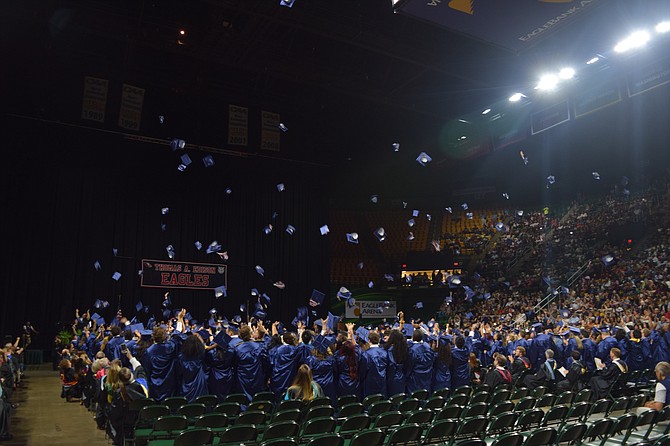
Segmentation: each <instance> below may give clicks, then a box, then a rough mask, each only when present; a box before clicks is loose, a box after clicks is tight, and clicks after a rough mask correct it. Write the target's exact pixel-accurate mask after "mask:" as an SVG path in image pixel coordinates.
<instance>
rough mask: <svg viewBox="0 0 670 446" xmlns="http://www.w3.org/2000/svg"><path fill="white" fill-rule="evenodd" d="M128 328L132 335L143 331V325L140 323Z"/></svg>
mask: <svg viewBox="0 0 670 446" xmlns="http://www.w3.org/2000/svg"><path fill="white" fill-rule="evenodd" d="M128 328H129V329H130V331H132V332H133V333H135V331H139V332H141V331H142V330H144V324H143V323H141V322H140V323H138V324H131V325H129V326H128Z"/></svg>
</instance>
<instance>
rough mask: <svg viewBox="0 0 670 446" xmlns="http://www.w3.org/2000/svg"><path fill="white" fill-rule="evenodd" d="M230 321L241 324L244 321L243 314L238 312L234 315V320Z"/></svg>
mask: <svg viewBox="0 0 670 446" xmlns="http://www.w3.org/2000/svg"><path fill="white" fill-rule="evenodd" d="M230 323H231V324H237V325H239V324H241V323H242V316H240V315H239V314H236V315H235V316H233V320H232V321H230Z"/></svg>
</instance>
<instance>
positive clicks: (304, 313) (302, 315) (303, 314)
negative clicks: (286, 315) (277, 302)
mask: <svg viewBox="0 0 670 446" xmlns="http://www.w3.org/2000/svg"><path fill="white" fill-rule="evenodd" d="M297 313H298V314H297V316H296V319H297V320H298V321H302V322H305V323H306V322H307V320H308V319H309V314H308V313H309V310H308V309H307V307H298V308H297Z"/></svg>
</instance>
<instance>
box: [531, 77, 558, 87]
mask: <svg viewBox="0 0 670 446" xmlns="http://www.w3.org/2000/svg"><path fill="white" fill-rule="evenodd" d="M557 85H558V77H556V76H555V75H553V74H545V75H544V76H542V77H541V78H540V82H539V83H538V84H537V86H536V87H535V89H537V90H542V91H550V90H553V89H554V88H556V86H557Z"/></svg>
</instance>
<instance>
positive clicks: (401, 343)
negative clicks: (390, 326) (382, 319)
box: [384, 330, 408, 396]
mask: <svg viewBox="0 0 670 446" xmlns="http://www.w3.org/2000/svg"><path fill="white" fill-rule="evenodd" d="M384 348H386V350H387V351H388V354H389V367H388V371H387V373H386V388H387V389H388V390H387V394H388V395H389V396H393V395H397V394H399V393H405V362H406V361H407V355H408V347H407V341H406V340H405V336H403V334H402V332H401V331H400V330H391V334H390V335H389V338H388V340H387V341H386V344H385V346H384Z"/></svg>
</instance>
